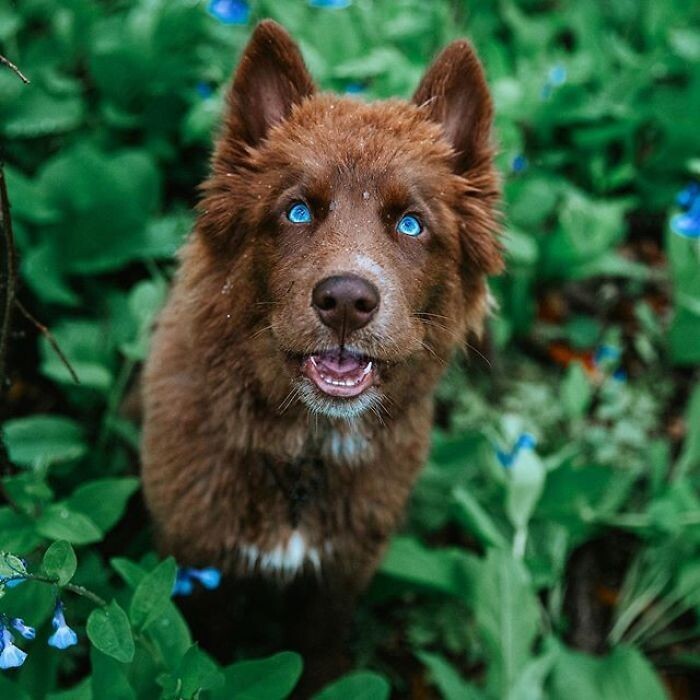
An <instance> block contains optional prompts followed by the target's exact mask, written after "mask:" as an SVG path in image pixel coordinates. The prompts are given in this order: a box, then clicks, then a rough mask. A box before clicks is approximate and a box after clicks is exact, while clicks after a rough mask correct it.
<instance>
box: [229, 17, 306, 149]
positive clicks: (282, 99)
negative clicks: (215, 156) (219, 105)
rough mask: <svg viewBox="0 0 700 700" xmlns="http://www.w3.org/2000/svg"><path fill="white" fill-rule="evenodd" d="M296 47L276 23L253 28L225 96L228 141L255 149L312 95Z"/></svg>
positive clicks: (264, 22)
mask: <svg viewBox="0 0 700 700" xmlns="http://www.w3.org/2000/svg"><path fill="white" fill-rule="evenodd" d="M314 89H315V88H314V83H313V80H312V79H311V76H310V75H309V72H308V70H307V69H306V66H305V65H304V59H303V58H302V56H301V52H300V51H299V48H298V46H297V45H296V44H295V43H294V41H293V40H292V38H291V37H290V36H289V34H287V32H286V31H285V30H284V29H283V28H282V27H281V26H280V25H279V24H277V22H273V21H272V20H269V19H268V20H264V21H263V22H260V24H258V26H257V27H256V28H255V31H254V32H253V35H252V36H251V38H250V41H249V42H248V45H247V46H246V48H245V51H244V52H243V56H242V58H241V60H240V63H239V64H238V69H237V70H236V75H235V78H234V80H233V87H232V89H231V92H230V93H229V114H228V119H227V126H228V131H229V133H228V136H229V138H231V137H233V138H238V139H241V140H242V141H243V142H245V143H246V144H247V145H249V146H255V145H257V143H258V142H259V141H260V140H261V139H262V138H264V137H265V135H266V134H267V132H268V131H269V129H270V128H271V127H272V126H274V125H275V124H277V123H278V122H280V121H282V120H283V119H285V117H287V116H288V115H289V113H290V112H291V110H292V107H293V106H294V105H295V104H297V103H299V102H301V101H302V100H303V99H304V98H305V97H308V96H309V95H311V94H312V93H313V92H314Z"/></svg>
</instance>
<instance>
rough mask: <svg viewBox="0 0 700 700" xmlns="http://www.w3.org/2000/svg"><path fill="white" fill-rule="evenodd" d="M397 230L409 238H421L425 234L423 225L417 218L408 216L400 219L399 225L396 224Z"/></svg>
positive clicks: (411, 215)
mask: <svg viewBox="0 0 700 700" xmlns="http://www.w3.org/2000/svg"><path fill="white" fill-rule="evenodd" d="M396 230H397V231H398V232H399V233H404V234H406V235H407V236H420V235H421V233H423V224H422V223H421V221H420V219H419V218H418V217H417V216H413V214H406V215H405V216H402V217H401V219H399V223H398V224H396Z"/></svg>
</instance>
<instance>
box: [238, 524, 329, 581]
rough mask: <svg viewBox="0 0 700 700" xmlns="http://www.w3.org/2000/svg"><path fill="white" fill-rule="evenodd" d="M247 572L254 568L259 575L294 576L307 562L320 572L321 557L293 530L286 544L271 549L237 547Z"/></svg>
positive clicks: (282, 543) (281, 543)
mask: <svg viewBox="0 0 700 700" xmlns="http://www.w3.org/2000/svg"><path fill="white" fill-rule="evenodd" d="M238 549H239V551H240V553H241V556H242V558H243V559H244V561H245V562H246V565H247V567H248V571H254V570H255V569H256V568H257V569H258V570H259V571H260V572H261V573H271V574H282V575H283V576H285V577H289V576H294V575H295V574H297V573H298V572H299V571H300V570H301V569H302V568H303V566H304V564H305V563H306V562H309V563H310V564H311V565H312V566H313V567H314V569H315V570H316V572H317V573H318V572H320V570H321V555H320V554H319V551H318V549H317V548H316V547H309V546H308V545H307V543H306V540H305V539H304V536H303V535H302V534H301V533H300V532H299V531H298V530H294V532H292V534H291V535H290V537H289V539H288V540H287V541H286V542H280V543H279V544H278V545H277V546H276V547H274V548H273V549H261V548H260V547H257V546H256V545H252V544H242V545H239V547H238Z"/></svg>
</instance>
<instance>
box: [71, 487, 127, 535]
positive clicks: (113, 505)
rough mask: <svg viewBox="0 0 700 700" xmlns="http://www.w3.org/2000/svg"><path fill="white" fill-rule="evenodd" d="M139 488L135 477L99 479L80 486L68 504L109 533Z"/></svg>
mask: <svg viewBox="0 0 700 700" xmlns="http://www.w3.org/2000/svg"><path fill="white" fill-rule="evenodd" d="M138 488H139V480H138V479H136V478H134V477H126V478H121V479H98V480H96V481H91V482H89V483H87V484H84V485H83V486H79V487H78V488H77V489H76V490H75V491H74V492H73V494H72V495H71V496H70V498H68V500H67V501H66V504H67V505H68V507H69V508H70V509H71V510H73V511H75V512H76V513H82V514H83V515H86V516H87V517H89V518H90V520H92V522H93V523H95V525H97V527H98V528H100V530H102V532H107V531H108V530H110V529H111V528H112V527H114V525H116V524H117V522H119V519H120V518H121V517H122V515H123V513H124V510H125V508H126V504H127V502H128V500H129V498H130V497H131V495H132V494H133V493H135V492H136V491H137V490H138Z"/></svg>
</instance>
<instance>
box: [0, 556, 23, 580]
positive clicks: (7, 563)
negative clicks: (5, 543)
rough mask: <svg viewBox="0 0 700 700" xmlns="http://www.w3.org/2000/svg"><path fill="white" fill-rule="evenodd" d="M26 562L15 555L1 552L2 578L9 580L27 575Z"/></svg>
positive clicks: (0, 575) (0, 576)
mask: <svg viewBox="0 0 700 700" xmlns="http://www.w3.org/2000/svg"><path fill="white" fill-rule="evenodd" d="M26 573H27V569H26V567H25V566H24V562H23V561H22V560H21V559H20V558H19V557H16V556H15V555H14V554H9V553H8V552H0V578H8V577H10V576H16V575H18V574H26Z"/></svg>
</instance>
